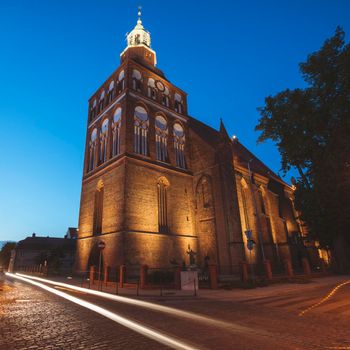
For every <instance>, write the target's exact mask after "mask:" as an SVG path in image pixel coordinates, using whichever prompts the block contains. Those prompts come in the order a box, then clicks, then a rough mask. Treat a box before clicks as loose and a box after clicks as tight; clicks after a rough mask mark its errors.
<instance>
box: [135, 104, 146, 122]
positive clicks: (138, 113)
mask: <svg viewBox="0 0 350 350" xmlns="http://www.w3.org/2000/svg"><path fill="white" fill-rule="evenodd" d="M134 116H135V117H136V118H137V119H139V120H141V121H143V122H145V121H146V120H147V119H148V114H147V111H146V110H145V109H144V108H143V107H141V106H137V107H136V108H135V113H134Z"/></svg>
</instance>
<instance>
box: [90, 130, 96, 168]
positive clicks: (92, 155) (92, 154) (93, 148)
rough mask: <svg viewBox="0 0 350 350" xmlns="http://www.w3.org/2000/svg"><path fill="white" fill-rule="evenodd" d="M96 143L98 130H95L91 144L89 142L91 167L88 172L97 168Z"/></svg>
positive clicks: (91, 137)
mask: <svg viewBox="0 0 350 350" xmlns="http://www.w3.org/2000/svg"><path fill="white" fill-rule="evenodd" d="M96 143H97V129H96V128H95V129H94V130H93V131H92V133H91V136H90V142H89V167H88V171H91V170H93V169H94V168H95V158H96Z"/></svg>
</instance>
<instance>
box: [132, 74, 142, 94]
mask: <svg viewBox="0 0 350 350" xmlns="http://www.w3.org/2000/svg"><path fill="white" fill-rule="evenodd" d="M141 81H142V75H141V73H140V72H139V71H138V70H137V69H134V70H133V71H132V88H133V89H134V90H136V91H141Z"/></svg>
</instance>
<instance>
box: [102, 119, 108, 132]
mask: <svg viewBox="0 0 350 350" xmlns="http://www.w3.org/2000/svg"><path fill="white" fill-rule="evenodd" d="M107 130H108V119H105V120H104V121H103V123H102V126H101V132H102V133H103V134H104V133H105V132H107Z"/></svg>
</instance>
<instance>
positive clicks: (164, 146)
mask: <svg viewBox="0 0 350 350" xmlns="http://www.w3.org/2000/svg"><path fill="white" fill-rule="evenodd" d="M155 128H156V153H157V160H160V161H162V162H166V161H167V160H168V123H167V121H166V119H165V118H164V117H163V116H161V115H158V116H157V117H156V121H155Z"/></svg>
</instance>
